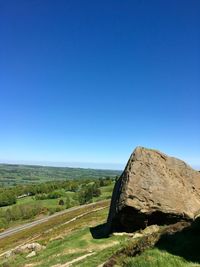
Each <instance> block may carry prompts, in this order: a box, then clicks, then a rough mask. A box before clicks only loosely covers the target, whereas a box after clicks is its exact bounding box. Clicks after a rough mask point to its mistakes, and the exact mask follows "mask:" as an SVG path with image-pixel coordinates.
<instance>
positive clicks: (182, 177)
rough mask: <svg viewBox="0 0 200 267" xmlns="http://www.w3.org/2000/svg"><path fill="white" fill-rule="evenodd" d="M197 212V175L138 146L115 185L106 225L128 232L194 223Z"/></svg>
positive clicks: (199, 176)
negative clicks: (164, 225)
mask: <svg viewBox="0 0 200 267" xmlns="http://www.w3.org/2000/svg"><path fill="white" fill-rule="evenodd" d="M199 213H200V173H199V172H198V171H195V170H193V169H192V168H191V167H190V166H188V165H187V164H186V163H185V162H183V161H181V160H179V159H176V158H173V157H168V156H167V155H165V154H163V153H161V152H159V151H156V150H152V149H146V148H143V147H137V148H136V149H135V150H134V152H133V153H132V155H131V157H130V159H129V161H128V163H127V165H126V168H125V170H124V172H123V173H122V175H121V177H120V178H119V180H118V181H117V182H116V184H115V187H114V190H113V196H112V201H111V206H110V213H109V217H108V225H109V227H110V230H111V231H118V230H123V231H127V232H131V231H134V230H137V229H141V228H145V227H146V226H147V225H152V224H159V225H161V224H171V223H176V222H177V221H181V220H186V221H190V220H193V219H194V218H195V217H196V216H197V215H198V214H199Z"/></svg>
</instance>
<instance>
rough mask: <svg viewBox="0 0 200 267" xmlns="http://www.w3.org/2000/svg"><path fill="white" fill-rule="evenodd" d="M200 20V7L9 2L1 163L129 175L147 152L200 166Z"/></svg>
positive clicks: (193, 2)
mask: <svg viewBox="0 0 200 267" xmlns="http://www.w3.org/2000/svg"><path fill="white" fill-rule="evenodd" d="M199 14H200V1H198V0H188V1H185V0H182V1H179V0H177V1H176V0H173V1H172V0H169V1H160V0H157V1H156V0H151V1H149V0H146V1H143V0H134V1H132V0H126V1H122V0H120V1H119V0H113V1H111V0H97V1H96V0H95V1H93V0H90V1H88V0H84V1H82V0H79V1H78V0H67V1H65V0H60V1H54V0H29V1H27V0H19V1H16V0H13V1H11V0H6V1H0V161H1V162H3V161H4V162H5V161H10V162H16V161H22V160H25V161H27V162H33V161H34V162H35V161H37V162H43V161H48V162H78V163H82V164H83V163H84V162H86V164H85V166H88V167H90V166H98V164H96V163H99V164H100V163H101V167H108V168H109V167H113V166H114V165H112V164H111V163H114V164H116V165H115V167H121V166H122V165H123V164H124V163H125V162H126V161H127V159H128V157H129V155H130V153H131V152H132V150H133V149H134V148H135V147H136V146H137V145H141V146H146V147H150V148H157V149H159V150H161V151H163V152H165V153H167V154H170V155H173V156H177V157H180V158H182V159H184V160H186V161H188V162H189V163H190V164H192V165H194V166H200V16H199ZM92 163H94V164H92ZM95 164H96V165H95ZM117 164H119V165H117ZM120 164H122V165H120ZM99 166H100V165H99Z"/></svg>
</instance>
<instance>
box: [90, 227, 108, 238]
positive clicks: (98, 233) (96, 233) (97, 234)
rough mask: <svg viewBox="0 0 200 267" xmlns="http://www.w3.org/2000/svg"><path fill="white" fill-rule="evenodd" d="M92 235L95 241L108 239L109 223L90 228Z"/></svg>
mask: <svg viewBox="0 0 200 267" xmlns="http://www.w3.org/2000/svg"><path fill="white" fill-rule="evenodd" d="M90 233H91V235H92V237H93V238H94V239H101V238H108V237H109V234H110V233H109V228H108V225H107V223H103V224H100V225H97V226H95V227H90Z"/></svg>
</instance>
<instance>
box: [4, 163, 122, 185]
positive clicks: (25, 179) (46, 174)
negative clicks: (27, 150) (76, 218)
mask: <svg viewBox="0 0 200 267" xmlns="http://www.w3.org/2000/svg"><path fill="white" fill-rule="evenodd" d="M120 174H121V171H117V170H96V169H83V168H68V167H46V166H45V167H44V166H28V165H12V164H0V186H8V185H16V184H28V183H38V182H46V181H55V180H57V181H58V180H66V179H94V178H103V177H107V176H109V177H116V176H119V175H120Z"/></svg>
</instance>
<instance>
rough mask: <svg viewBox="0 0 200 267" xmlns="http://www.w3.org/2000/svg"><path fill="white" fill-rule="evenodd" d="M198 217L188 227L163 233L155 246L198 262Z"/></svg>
mask: <svg viewBox="0 0 200 267" xmlns="http://www.w3.org/2000/svg"><path fill="white" fill-rule="evenodd" d="M199 245H200V219H197V220H196V221H195V222H193V223H192V225H191V226H190V227H187V228H185V229H183V230H182V231H181V232H177V233H174V234H169V233H168V234H164V235H163V236H162V237H161V238H160V240H159V241H158V242H157V244H156V247H157V248H159V249H160V250H165V251H167V252H169V253H170V254H173V255H176V256H180V257H182V258H184V259H185V260H187V261H191V262H195V263H200V252H199Z"/></svg>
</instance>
